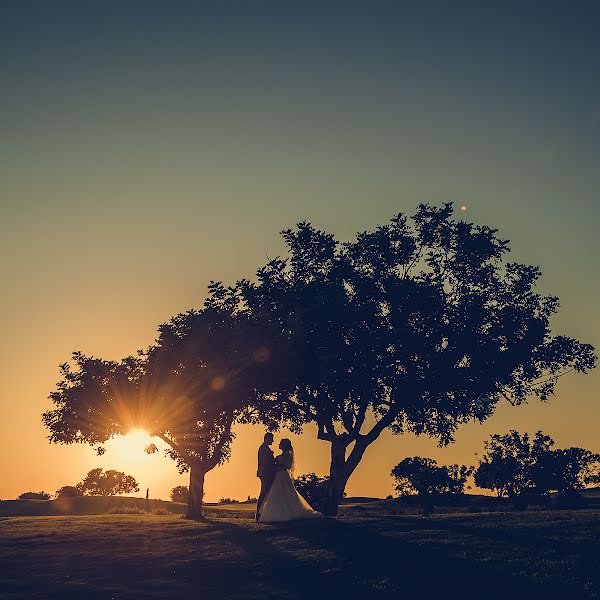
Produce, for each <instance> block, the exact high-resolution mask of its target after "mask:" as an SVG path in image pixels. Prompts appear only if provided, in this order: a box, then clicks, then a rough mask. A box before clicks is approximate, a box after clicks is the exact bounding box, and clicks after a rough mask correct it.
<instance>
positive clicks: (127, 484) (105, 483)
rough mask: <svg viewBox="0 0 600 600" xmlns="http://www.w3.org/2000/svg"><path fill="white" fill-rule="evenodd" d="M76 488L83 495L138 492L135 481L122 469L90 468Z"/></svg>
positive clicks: (111, 494) (112, 494) (113, 494)
mask: <svg viewBox="0 0 600 600" xmlns="http://www.w3.org/2000/svg"><path fill="white" fill-rule="evenodd" d="M77 489H78V490H79V491H80V492H81V493H82V494H83V495H85V496H116V495H117V494H129V493H131V492H139V491H140V487H139V486H138V483H137V481H136V480H135V479H134V478H133V477H132V476H131V475H126V474H125V473H123V472H122V471H115V470H113V469H109V470H107V471H104V470H103V469H100V468H96V469H92V470H91V471H89V472H88V474H87V475H86V476H85V478H84V479H83V481H81V482H80V483H78V484H77Z"/></svg>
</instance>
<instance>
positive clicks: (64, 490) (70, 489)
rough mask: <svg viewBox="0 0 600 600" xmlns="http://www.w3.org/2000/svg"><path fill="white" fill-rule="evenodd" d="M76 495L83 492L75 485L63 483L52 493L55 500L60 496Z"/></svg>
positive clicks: (72, 496) (69, 496)
mask: <svg viewBox="0 0 600 600" xmlns="http://www.w3.org/2000/svg"><path fill="white" fill-rule="evenodd" d="M77 496H83V492H82V491H81V490H80V489H79V488H78V487H77V486H76V485H63V487H61V488H59V489H58V490H56V493H55V494H54V497H55V498H56V499H57V500H60V499H61V498H75V497H77Z"/></svg>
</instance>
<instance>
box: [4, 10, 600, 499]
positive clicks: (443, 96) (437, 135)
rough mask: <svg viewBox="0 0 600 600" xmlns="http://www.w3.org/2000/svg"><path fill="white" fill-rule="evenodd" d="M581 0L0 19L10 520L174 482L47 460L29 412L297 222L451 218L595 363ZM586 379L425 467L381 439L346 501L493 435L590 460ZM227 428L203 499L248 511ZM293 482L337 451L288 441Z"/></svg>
mask: <svg viewBox="0 0 600 600" xmlns="http://www.w3.org/2000/svg"><path fill="white" fill-rule="evenodd" d="M599 26H600V9H599V8H598V3H596V2H578V1H573V2H566V1H564V2H550V1H545V2H524V1H520V2H516V3H514V4H511V3H509V2H495V3H494V2H437V3H434V2H422V1H419V2H416V1H414V2H402V1H396V2H382V1H378V2H366V1H365V2H349V1H344V2H322V1H321V2H306V1H303V2H295V3H292V2H261V1H256V2H235V3H234V2H218V3H217V2H214V3H203V2H184V1H173V2H166V1H164V2H150V1H141V0H140V1H135V2H134V1H128V2H125V1H119V2H85V3H82V2H75V1H74V2H60V1H53V2H39V3H34V2H27V1H14V2H3V3H2V6H1V8H0V85H1V87H0V89H1V93H0V139H1V143H0V248H1V259H0V260H1V263H0V276H1V282H2V288H1V294H0V331H1V336H0V370H1V382H2V386H1V393H0V408H1V411H2V413H1V414H2V416H3V418H2V421H1V425H0V427H1V428H2V436H1V438H0V439H1V440H2V441H1V442H0V498H3V499H6V498H14V497H15V496H16V495H17V494H19V493H21V492H23V491H27V490H36V491H37V490H40V489H44V490H46V491H48V492H54V491H55V490H56V489H57V488H58V487H60V486H62V485H66V484H75V483H77V482H78V481H79V480H81V479H82V478H83V476H84V475H85V473H86V472H87V471H88V470H89V469H91V468H93V467H96V466H101V467H104V468H117V469H122V470H126V471H127V472H128V473H130V474H132V475H134V476H135V477H136V478H137V479H138V481H139V482H140V485H141V486H142V488H144V489H145V488H146V487H150V490H151V491H150V495H151V497H163V498H167V497H168V492H169V490H170V488H171V487H173V486H174V485H177V484H185V483H187V480H186V477H185V476H179V475H178V474H177V471H176V469H175V465H174V463H172V462H171V461H169V460H168V459H166V458H163V457H162V456H161V455H154V456H151V457H148V456H146V455H143V453H141V448H140V450H139V454H137V453H132V450H131V449H130V448H129V447H127V446H126V445H123V444H121V446H119V444H118V443H116V442H115V444H114V445H113V447H112V448H111V447H110V446H109V452H108V453H107V454H106V455H105V456H103V457H100V458H98V457H96V456H95V454H94V452H93V450H92V449H90V448H89V447H84V446H66V447H62V446H55V445H50V444H49V442H48V441H47V439H46V431H45V430H44V428H43V426H42V423H41V418H40V416H41V413H42V412H43V411H44V410H47V409H48V408H49V407H50V402H49V400H48V399H47V396H48V394H49V392H50V391H51V390H52V389H53V388H54V385H55V383H56V381H57V380H58V378H59V374H58V365H59V363H61V362H63V361H65V360H66V359H68V358H69V356H70V353H71V352H72V351H73V350H82V351H83V352H85V353H88V354H93V355H96V356H102V357H105V358H115V359H116V358H120V357H122V356H125V355H128V354H131V353H135V351H136V350H137V349H138V348H142V347H145V346H147V345H148V344H150V343H151V342H152V341H153V340H154V337H155V333H156V327H157V325H159V324H160V323H162V322H164V321H166V320H168V319H169V317H171V316H172V315H174V314H176V313H177V312H181V311H184V310H186V309H188V308H191V307H197V306H200V304H201V302H202V300H203V298H204V295H205V291H206V285H207V283H208V281H209V280H210V279H220V280H224V281H227V282H233V281H234V280H235V279H236V278H239V277H250V276H252V274H253V273H254V272H255V270H256V268H257V267H258V266H259V265H261V264H262V263H264V262H265V261H266V260H267V257H273V256H275V255H277V254H278V253H281V252H282V248H283V247H282V243H281V239H280V237H279V236H278V231H280V230H281V229H283V228H285V227H289V226H292V225H294V223H296V222H297V221H299V220H302V219H307V220H309V221H312V222H313V223H314V224H315V225H317V226H319V227H321V228H324V229H327V230H329V231H332V232H334V233H336V234H337V235H338V236H339V238H340V239H349V238H351V237H352V236H353V235H354V234H355V233H356V232H357V231H358V230H361V229H367V228H372V227H374V226H376V225H377V224H380V223H383V222H384V221H385V220H387V219H388V218H389V217H390V216H392V215H393V214H395V213H397V212H400V211H402V212H409V213H411V212H412V211H414V209H415V207H416V205H417V204H418V203H420V202H429V203H433V204H439V203H442V202H444V201H454V202H456V203H457V204H462V203H465V204H466V205H467V206H468V211H467V213H466V214H465V218H467V219H470V220H473V221H474V222H476V223H480V224H486V225H490V226H493V227H498V228H499V229H500V235H501V237H504V238H506V239H510V240H511V248H512V254H511V255H510V259H511V260H515V261H519V262H525V263H530V264H536V265H539V266H540V267H541V268H542V271H543V273H544V276H543V279H542V283H541V288H542V290H543V291H545V292H549V293H553V294H556V295H558V296H559V297H560V299H561V305H562V308H561V311H560V313H559V315H558V317H557V318H556V319H555V321H554V324H555V331H556V332H557V333H559V332H560V333H566V334H568V335H572V336H575V337H579V338H580V339H581V340H582V341H586V342H589V343H592V344H594V345H595V346H596V347H600V316H599V314H598V306H599V304H600V302H599V301H600V279H599V277H598V260H599V258H600V240H599V233H598V228H599V225H600V198H599V189H600V168H599V163H600V160H599V159H600V137H599V136H600V77H599V75H600V73H599V64H600V36H598V29H599ZM599 392H600V375H599V373H598V372H594V373H592V374H591V375H588V376H580V375H569V376H567V377H565V379H564V380H563V381H562V382H561V383H560V384H559V386H558V393H557V395H556V397H555V398H553V399H552V400H551V401H550V402H549V403H547V404H542V403H540V402H539V401H532V402H531V404H529V405H527V406H524V407H519V408H512V407H510V406H501V407H500V408H499V409H498V412H497V414H496V415H495V416H494V417H493V418H492V419H490V420H489V421H488V422H486V423H485V424H484V425H479V424H472V425H468V426H465V427H463V428H462V429H460V430H459V432H458V436H457V441H456V443H455V444H453V445H451V446H449V447H447V448H444V449H439V448H437V447H436V446H435V443H433V442H431V441H429V440H427V439H418V440H417V439H415V438H413V437H410V436H404V437H400V438H399V437H394V436H392V435H391V434H386V435H384V436H382V438H380V439H379V440H378V441H377V442H376V443H375V444H374V445H373V446H372V447H371V448H370V449H369V450H368V451H367V454H366V456H365V459H364V461H363V463H362V464H361V466H360V467H359V468H358V470H357V471H356V472H355V474H354V475H353V477H352V478H351V480H350V482H349V485H348V488H347V491H348V492H349V494H350V495H371V496H385V495H387V494H388V493H390V492H391V491H392V480H391V478H390V477H389V472H390V470H391V468H392V467H393V466H394V465H395V464H397V463H398V462H399V461H400V460H402V459H403V458H404V457H406V456H412V455H415V454H420V455H424V456H431V457H433V458H436V459H438V460H439V461H441V462H443V463H449V462H463V461H464V462H467V463H469V462H472V461H473V460H474V453H475V452H481V450H482V445H483V441H484V439H486V437H487V436H488V435H489V434H491V433H504V432H505V431H507V430H508V429H509V428H516V429H518V430H520V431H530V432H533V431H535V430H537V429H542V430H543V431H544V432H545V433H548V434H550V435H551V436H552V437H553V438H554V439H555V440H556V441H557V443H558V444H559V445H560V446H569V445H581V446H583V447H587V448H589V449H591V450H594V451H600V445H599V444H600V441H599V436H598V430H599V426H600V409H599V406H598V402H597V400H598V395H599ZM261 437H262V431H261V430H260V429H258V428H252V427H245V428H241V429H238V437H237V439H236V441H235V443H234V446H233V456H232V459H231V462H230V463H229V464H227V465H226V466H225V467H222V468H220V469H218V470H215V471H213V472H212V473H210V474H209V475H208V477H207V499H208V500H216V499H218V498H219V497H221V496H230V497H237V498H243V497H244V498H245V497H246V496H247V495H248V494H251V495H256V493H257V489H258V485H257V484H258V480H257V479H256V477H255V469H256V467H255V449H256V447H257V446H258V443H259V442H260V438H261ZM292 439H293V441H294V443H295V446H296V461H297V467H298V471H299V472H300V473H303V472H307V471H316V472H317V473H319V474H322V473H324V472H325V471H326V469H327V465H328V445H327V444H326V443H324V442H319V441H317V440H316V435H315V432H314V431H313V430H312V429H310V428H309V429H307V432H306V433H305V435H303V436H301V437H300V438H296V437H295V436H292Z"/></svg>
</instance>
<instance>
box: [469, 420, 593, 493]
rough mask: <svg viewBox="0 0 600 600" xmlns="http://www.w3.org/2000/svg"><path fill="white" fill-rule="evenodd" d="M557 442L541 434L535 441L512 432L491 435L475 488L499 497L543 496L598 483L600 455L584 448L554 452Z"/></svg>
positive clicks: (478, 471)
mask: <svg viewBox="0 0 600 600" xmlns="http://www.w3.org/2000/svg"><path fill="white" fill-rule="evenodd" d="M553 446H554V440H553V439H552V438H551V437H550V436H548V435H545V434H543V433H542V432H541V431H538V432H537V433H536V434H535V436H534V437H533V438H531V437H530V436H529V435H528V434H527V433H524V434H522V435H521V434H520V433H518V432H517V431H515V430H511V431H510V432H509V433H507V434H504V435H498V434H496V435H492V436H491V437H490V440H487V441H486V442H485V443H484V447H485V454H484V455H483V456H482V458H481V459H480V461H479V466H478V467H477V470H476V471H475V484H476V485H477V486H479V487H481V488H485V489H490V490H494V491H495V492H496V493H497V494H498V496H504V497H507V498H511V499H517V498H519V497H521V496H526V495H529V496H544V495H545V494H547V493H548V492H566V491H573V490H578V489H582V488H584V487H585V486H586V485H589V484H590V483H596V482H597V481H598V473H599V469H600V454H596V453H593V452H590V451H589V450H585V449H584V448H565V449H554V448H553Z"/></svg>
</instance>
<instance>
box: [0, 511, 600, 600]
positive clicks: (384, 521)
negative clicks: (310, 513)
mask: <svg viewBox="0 0 600 600" xmlns="http://www.w3.org/2000/svg"><path fill="white" fill-rule="evenodd" d="M251 510H252V507H251V506H249V505H230V506H228V507H222V508H221V507H219V508H209V509H208V510H207V512H208V519H207V520H206V521H205V522H196V521H190V520H186V519H184V518H182V517H181V516H180V515H174V514H165V515H157V514H139V515H138V514H130V515H127V514H114V515H88V516H47V517H3V518H1V519H0V565H1V575H0V596H1V597H2V598H3V599H7V600H8V599H15V600H16V599H19V600H21V599H25V598H27V599H29V598H40V599H41V598H57V599H58V598H61V599H65V600H68V599H75V598H84V599H86V600H88V599H89V600H95V599H115V600H130V599H131V600H133V599H135V600H137V599H145V598H148V599H158V598H160V599H170V598H175V599H179V598H186V599H188V598H209V599H210V598H231V599H251V598H270V599H286V598H290V599H291V598H298V599H300V598H328V599H337V598H415V599H417V598H419V599H424V598H436V599H437V600H441V599H447V598H448V599H452V598H485V599H489V598H502V599H504V600H506V599H510V600H514V599H519V598H527V599H528V600H537V599H538V598H540V599H542V598H562V599H565V600H570V599H577V598H589V599H592V598H593V599H595V598H600V557H599V544H598V542H599V539H598V537H599V531H600V511H596V510H585V511H553V512H542V511H538V512H523V513H487V514H447V515H434V516H432V517H428V518H423V517H417V516H414V517H410V516H405V515H394V514H391V511H389V510H388V511H383V510H381V507H379V508H378V507H377V506H375V505H362V506H361V505H354V506H350V507H347V508H344V509H343V511H342V515H341V517H340V518H339V519H337V520H334V519H324V518H323V519H317V520H313V521H304V522H295V523H288V524H281V525H277V526H275V525H273V526H269V525H259V524H257V523H255V522H253V520H252V518H251V517H252V513H251Z"/></svg>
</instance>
